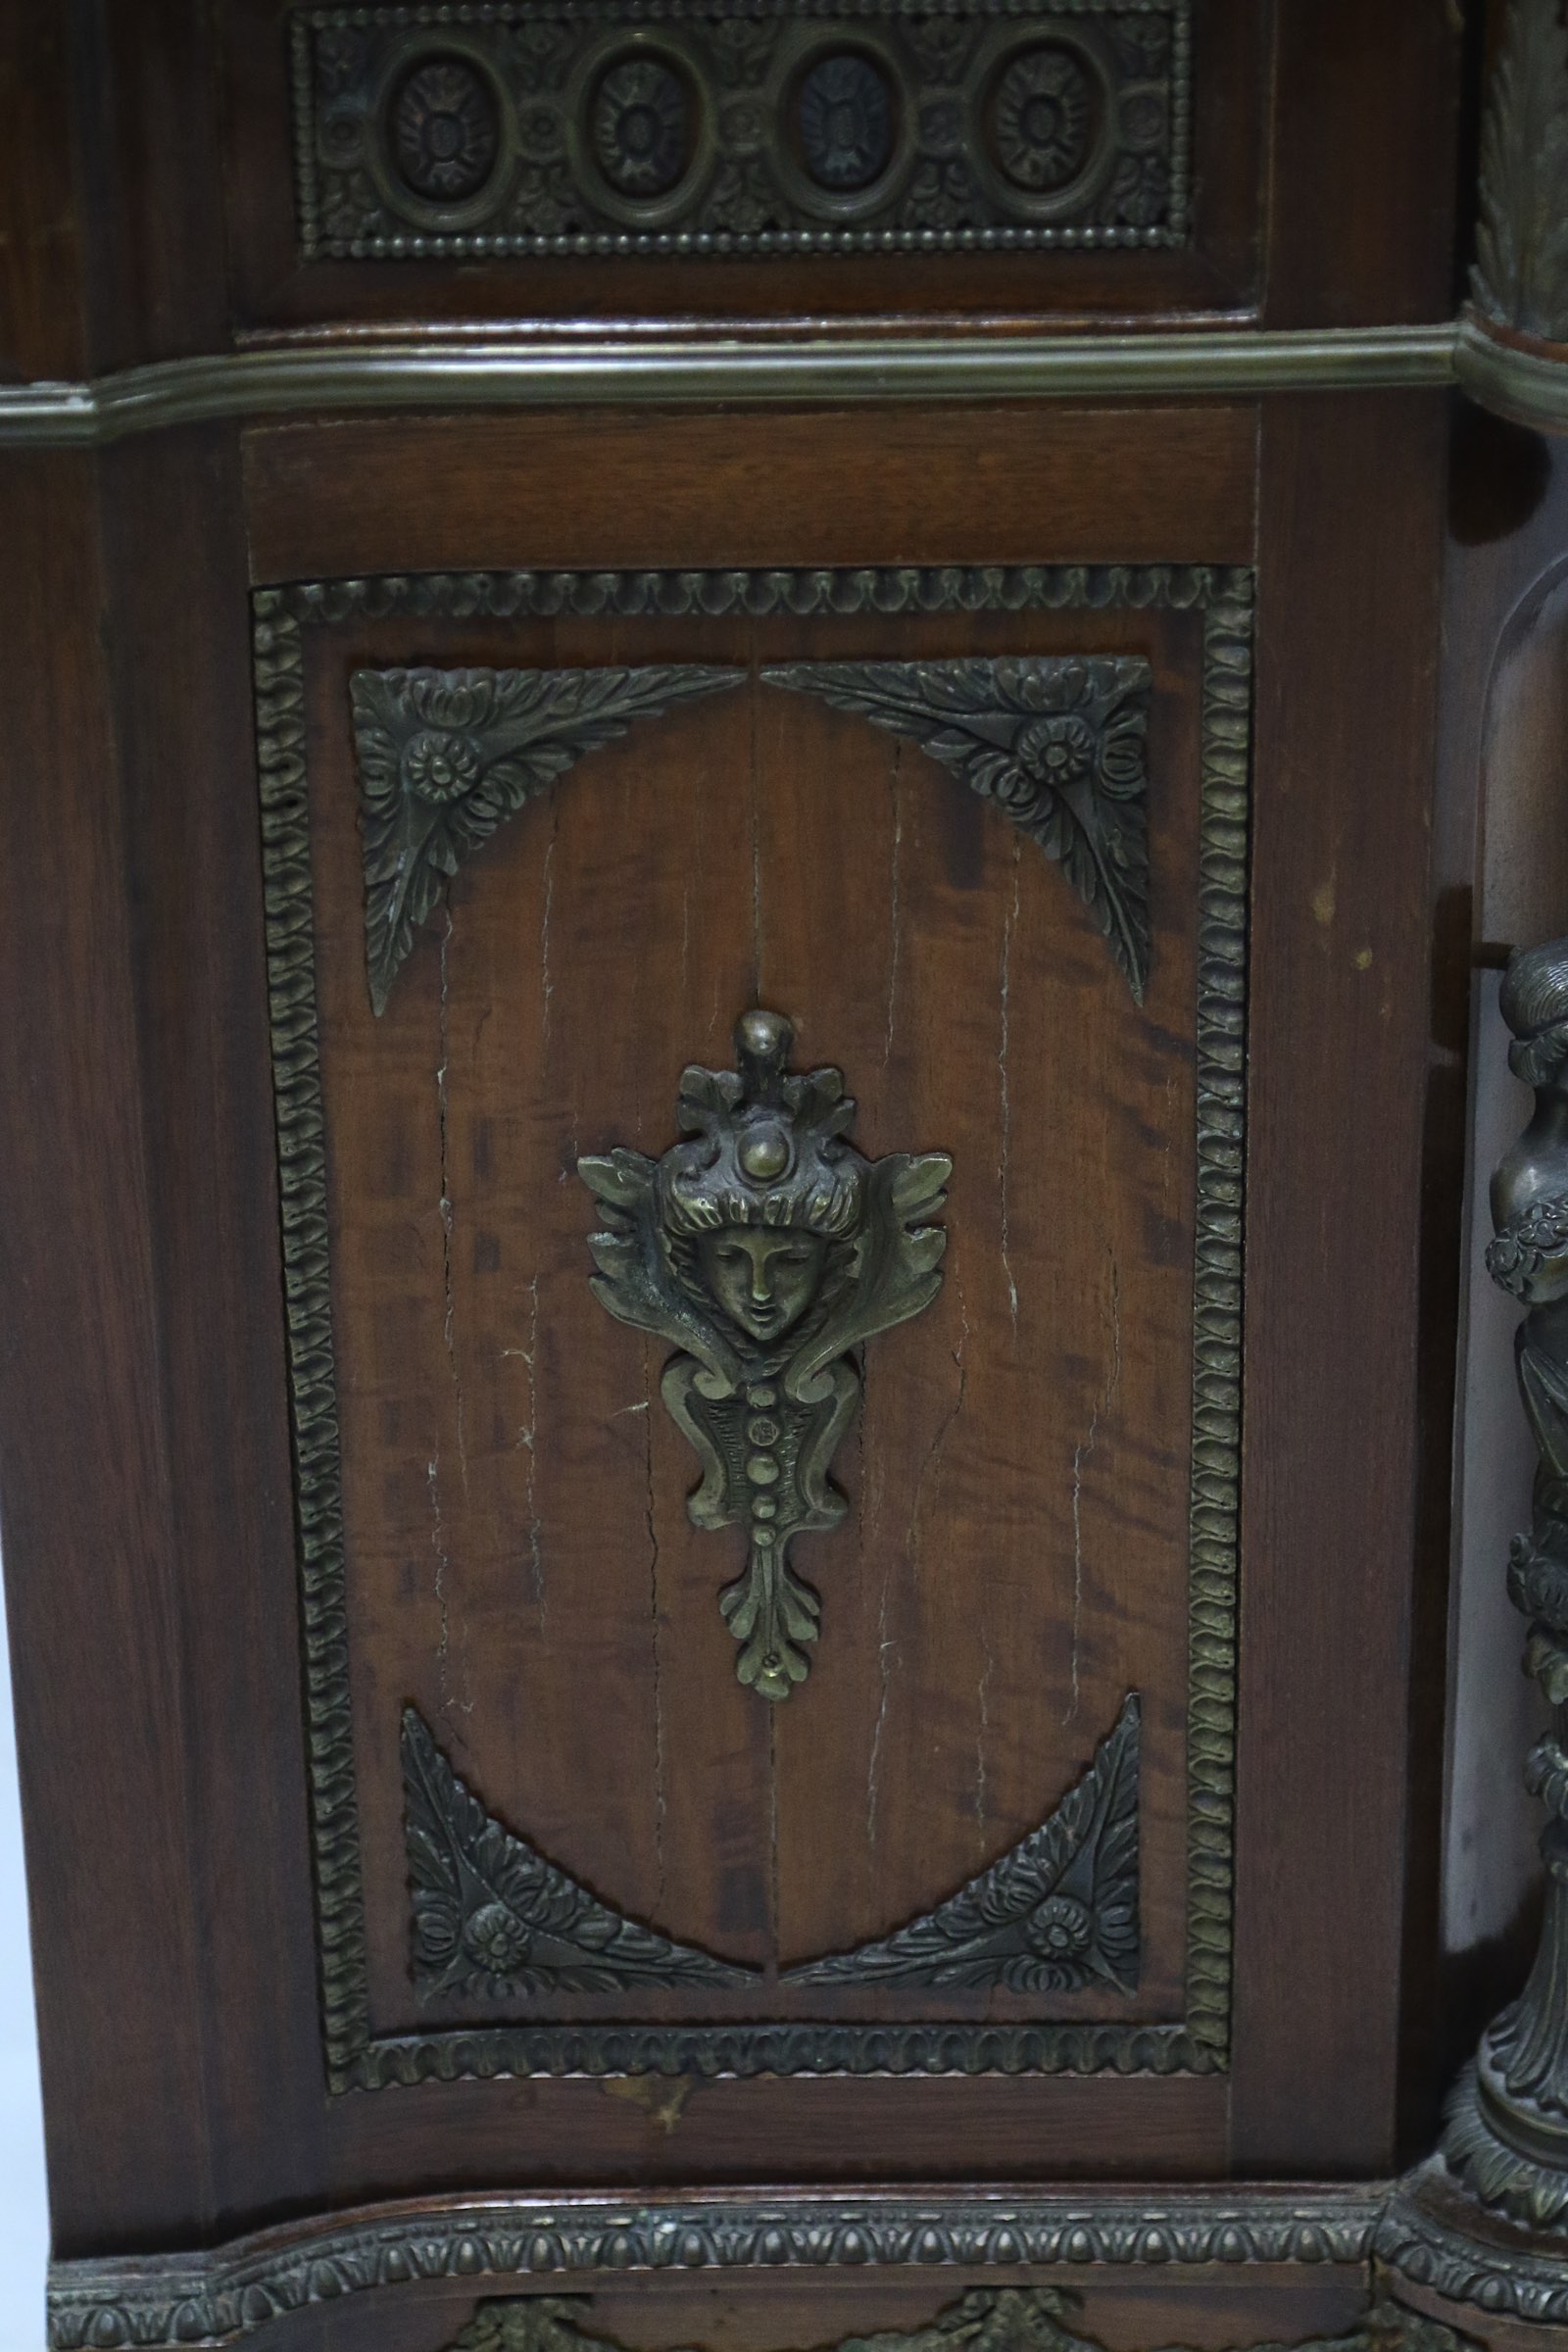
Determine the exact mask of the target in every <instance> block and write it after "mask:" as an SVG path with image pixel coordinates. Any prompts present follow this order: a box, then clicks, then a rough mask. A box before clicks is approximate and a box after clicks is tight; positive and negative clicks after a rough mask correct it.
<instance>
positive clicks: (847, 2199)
mask: <svg viewBox="0 0 1568 2352" xmlns="http://www.w3.org/2000/svg"><path fill="white" fill-rule="evenodd" d="M1388 2193H1389V2191H1388V2184H1387V2183H1386V2182H1384V2183H1376V2182H1373V2183H1368V2184H1365V2185H1361V2184H1352V2183H1347V2184H1345V2185H1343V2186H1329V2185H1318V2184H1314V2185H1310V2186H1307V2185H1299V2186H1292V2187H1263V2186H1256V2187H1254V2186H1245V2187H1244V2186H1237V2185H1231V2186H1227V2187H1223V2188H1167V2189H1165V2190H1163V2191H1161V2192H1156V2193H1155V2194H1153V2195H1151V2194H1150V2192H1149V2191H1148V2190H1136V2189H1134V2190H1128V2191H1118V2190H1115V2189H1103V2190H1099V2191H1090V2192H1087V2193H1086V2192H1085V2191H1083V2190H1081V2189H1071V2188H1024V2189H1019V2188H1011V2189H1009V2188H1005V2187H998V2188H986V2189H970V2190H967V2191H959V2190H956V2189H951V2188H948V2189H942V2188H928V2189H925V2190H923V2191H922V2190H920V2189H912V2190H911V2189H898V2190H882V2191H871V2192H868V2191H866V2190H864V2189H854V2190H848V2189H796V2188H786V2189H774V2190H771V2191H769V2190H762V2191H760V2192H758V2191H755V2190H750V2191H749V2190H725V2189H714V2190H711V2191H709V2192H708V2193H707V2194H705V2195H702V2196H682V2195H679V2194H673V2193H665V2194H661V2193H660V2192H659V2191H657V2190H653V2191H645V2192H643V2193H642V2194H641V2195H635V2194H632V2193H630V2192H628V2193H625V2194H621V2195H595V2194H593V2193H591V2192H582V2191H571V2190H567V2191H565V2192H564V2193H561V2194H558V2195H555V2196H551V2195H548V2194H542V2193H537V2194H536V2193H532V2192H528V2191H523V2192H518V2193H513V2194H510V2195H492V2196H485V2195H480V2196H469V2197H464V2196H450V2197H428V2198H418V2199H408V2200H398V2201H396V2202H393V2203H388V2204H383V2205H368V2206H363V2207H361V2208H360V2209H359V2210H358V2211H354V2212H348V2213H336V2214H328V2215H321V2216H319V2217H317V2218H314V2219H310V2220H304V2221H298V2222H289V2223H284V2224H282V2225H280V2226H278V2227H277V2228H274V2229H262V2230H258V2231H256V2232H255V2233H254V2234H253V2235H251V2236H248V2237H240V2238H235V2239H232V2240H230V2242H229V2243H228V2244H227V2245H224V2246H218V2247H215V2248H213V2249H212V2250H211V2251H210V2252H207V2253H201V2254H167V2255H156V2254H155V2255H140V2256H134V2255H132V2256H125V2257H123V2258H118V2259H117V2258H111V2259H109V2260H105V2261H95V2260H92V2259H87V2260H78V2261H72V2262H57V2263H55V2264H54V2265H53V2267H52V2269H51V2272H50V2282H49V2343H50V2346H51V2352H90V2348H91V2347H94V2346H102V2347H104V2348H105V2352H114V2347H117V2346H130V2345H138V2346H143V2347H148V2348H151V2347H171V2348H172V2347H175V2346H178V2345H181V2344H225V2343H232V2342H234V2341H236V2340H237V2339H239V2338H241V2337H244V2336H246V2335H249V2334H250V2333H251V2332H252V2331H253V2330H254V2329H256V2328H258V2327H262V2326H264V2325H265V2324H266V2323H267V2322H268V2321H270V2320H273V2319H276V2318H278V2317H279V2316H280V2315H281V2314H282V2313H284V2312H290V2311H300V2310H303V2309H305V2308H306V2307H307V2306H309V2305H311V2304H315V2303H324V2302H335V2301H336V2300H338V2299H339V2298H340V2297H342V2296H344V2295H353V2294H361V2293H365V2292H368V2291H377V2290H381V2291H384V2290H385V2289H387V2288H389V2287H407V2286H417V2285H419V2284H421V2283H427V2282H429V2281H432V2280H440V2279H458V2280H461V2281H462V2282H463V2283H464V2284H465V2285H467V2286H469V2287H471V2290H472V2291H473V2293H475V2294H476V2295H482V2294H486V2293H493V2292H495V2291H496V2290H497V2288H498V2287H499V2288H500V2290H501V2291H503V2292H505V2291H506V2289H507V2288H508V2287H511V2286H515V2284H516V2282H518V2281H521V2280H530V2281H536V2280H546V2279H548V2280H563V2279H569V2278H582V2277H583V2276H584V2275H585V2274H592V2273H594V2272H606V2273H610V2274H613V2275H614V2276H615V2277H625V2276H626V2275H627V2274H628V2273H630V2274H638V2273H657V2272H662V2271H673V2272H676V2273H679V2274H683V2275H686V2276H688V2277H689V2276H690V2275H691V2273H692V2272H694V2271H704V2272H709V2273H712V2272H715V2271H716V2272H734V2271H742V2272H744V2271H751V2270H760V2271H768V2272H772V2273H775V2274H776V2273H777V2272H778V2271H779V2270H788V2269H796V2268H805V2269H809V2270H811V2271H813V2272H815V2273H817V2275H818V2276H819V2275H820V2272H821V2269H822V2266H824V2265H827V2266H832V2265H834V2264H840V2263H842V2264H844V2265H846V2266H854V2267H855V2268H857V2269H858V2270H863V2269H864V2268H865V2267H867V2266H871V2267H876V2268H883V2267H887V2268H892V2269H903V2268H905V2267H907V2266H915V2267H918V2268H919V2269H921V2270H923V2271H932V2270H936V2271H941V2270H943V2269H953V2268H957V2269H960V2270H962V2271H964V2272H973V2271H976V2270H987V2269H990V2268H992V2267H994V2266H1001V2267H1003V2268H1004V2269H1008V2268H1016V2267H1018V2266H1020V2265H1022V2266H1037V2265H1051V2264H1057V2263H1060V2264H1067V2265H1070V2266H1072V2267H1073V2268H1075V2269H1081V2268H1082V2267H1083V2266H1084V2265H1085V2264H1086V2263H1109V2264H1116V2265H1122V2264H1130V2265H1134V2266H1143V2265H1145V2264H1152V2265H1155V2266H1158V2267H1160V2268H1161V2269H1169V2268H1171V2267H1177V2268H1180V2267H1181V2266H1184V2265H1187V2264H1191V2263H1220V2264H1224V2265H1226V2266H1233V2265H1237V2264H1245V2263H1257V2262H1267V2263H1276V2262H1286V2263H1302V2264H1314V2265H1315V2264H1319V2263H1340V2264H1365V2263H1366V2262H1367V2261H1368V2259H1369V2257H1370V2255H1371V2251H1372V2241H1373V2236H1374V2232H1375V2230H1376V2228H1377V2223H1378V2218H1379V2215H1380V2213H1381V2211H1382V2208H1383V2205H1384V2202H1385V2200H1386V2198H1387V2196H1388ZM578 2291H581V2290H580V2289H579V2290H578Z"/></svg>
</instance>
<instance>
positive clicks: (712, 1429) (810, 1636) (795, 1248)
mask: <svg viewBox="0 0 1568 2352" xmlns="http://www.w3.org/2000/svg"><path fill="white" fill-rule="evenodd" d="M794 1034H795V1033H794V1030H793V1029H792V1028H791V1026H790V1023H789V1022H788V1021H787V1020H785V1019H784V1018H783V1017H782V1015H781V1014H779V1013H776V1012H763V1011H761V1010H756V1011H752V1012H748V1013H744V1014H743V1015H742V1016H741V1019H740V1020H739V1021H738V1022H737V1023H736V1027H735V1054H736V1060H737V1064H738V1072H734V1071H729V1070H704V1069H699V1068H698V1067H696V1066H695V1065H693V1066H691V1067H689V1068H688V1069H686V1070H685V1071H684V1072H683V1073H682V1076H681V1082H680V1106H679V1121H680V1126H681V1129H682V1132H683V1134H684V1136H685V1137H686V1138H687V1140H686V1141H685V1142H682V1143H678V1144H674V1145H672V1146H671V1147H670V1149H669V1150H668V1151H667V1152H665V1153H664V1154H663V1156H662V1158H661V1159H659V1160H657V1161H656V1160H652V1159H648V1158H646V1157H645V1156H644V1154H643V1153H642V1152H626V1151H616V1152H611V1153H610V1154H609V1156H608V1157H607V1158H593V1157H589V1158H583V1159H579V1160H578V1162H577V1173H578V1175H579V1176H580V1177H581V1178H582V1180H583V1182H584V1184H586V1185H587V1187H588V1188H589V1190H590V1192H592V1193H593V1195H594V1197H595V1199H596V1200H597V1201H598V1202H599V1205H600V1207H601V1209H602V1211H603V1213H604V1218H605V1224H604V1229H603V1230H602V1231H600V1232H598V1233H596V1234H594V1235H593V1237H592V1239H591V1240H590V1242H589V1249H590V1250H591V1251H592V1253H593V1260H594V1264H595V1265H596V1266H597V1267H598V1269H599V1271H598V1273H597V1274H596V1275H594V1276H593V1278H592V1284H593V1290H594V1294H595V1296H596V1297H597V1298H598V1299H599V1300H600V1302H601V1304H603V1305H604V1306H606V1307H608V1308H609V1310H610V1312H611V1313H612V1314H613V1315H614V1316H615V1317H616V1318H617V1320H618V1321H620V1322H622V1323H630V1324H632V1325H633V1326H635V1328H637V1329H638V1330H640V1331H652V1332H657V1333H658V1334H659V1336H660V1337H661V1338H662V1339H666V1340H672V1341H673V1342H674V1343H675V1345H676V1347H677V1348H678V1349H679V1353H678V1354H676V1355H674V1356H672V1357H671V1358H670V1360H669V1363H668V1364H667V1365H666V1366H665V1369H664V1377H663V1380H662V1384H661V1393H662V1397H663V1399H664V1404H665V1408H666V1410H667V1411H668V1413H669V1417H670V1419H671V1420H672V1421H673V1422H674V1423H675V1426H676V1428H677V1429H679V1431H680V1432H681V1434H682V1436H683V1437H685V1438H687V1439H689V1440H690V1442H691V1445H692V1446H693V1447H694V1448H695V1450H696V1452H697V1456H698V1459H699V1460H700V1461H701V1463H702V1466H703V1478H702V1484H701V1485H700V1486H699V1487H698V1488H697V1490H696V1491H695V1493H694V1494H693V1495H692V1496H691V1499H690V1501H689V1503H688V1505H687V1508H688V1510H689V1512H690V1514H691V1517H692V1521H693V1523H694V1525H696V1526H698V1527H702V1528H711V1529H718V1528H724V1527H736V1526H743V1527H745V1528H746V1530H747V1536H748V1554H747V1565H746V1569H745V1573H744V1574H743V1575H742V1576H741V1577H739V1578H738V1579H737V1580H736V1582H735V1583H733V1584H731V1585H728V1586H726V1587H725V1589H724V1591H723V1593H721V1594H720V1596H719V1606H720V1608H721V1609H722V1610H723V1613H724V1617H725V1620H726V1622H727V1623H728V1626H729V1629H730V1632H731V1633H732V1634H733V1635H734V1637H735V1639H736V1641H737V1642H740V1644H741V1653H740V1657H739V1658H738V1660H737V1661H736V1668H735V1671H736V1673H737V1675H738V1676H739V1678H740V1680H741V1681H742V1682H743V1683H745V1684H747V1685H749V1686H750V1687H751V1688H752V1689H753V1690H755V1691H757V1692H758V1694H759V1696H760V1697H762V1698H769V1699H780V1698H788V1697H789V1695H790V1692H791V1691H793V1690H794V1688H795V1686H796V1684H797V1683H800V1682H804V1681H805V1679H806V1676H807V1674H808V1673H809V1668H810V1661H809V1656H808V1654H807V1651H808V1644H809V1643H810V1642H814V1641H815V1640H816V1637H817V1621H818V1618H819V1617H820V1615H821V1602H820V1600H819V1599H818V1597H817V1595H816V1593H813V1592H812V1590H811V1588H810V1586H809V1585H807V1584H803V1583H802V1581H801V1579H800V1578H799V1577H798V1576H797V1575H796V1574H795V1572H794V1570H793V1568H792V1567H791V1566H790V1563H789V1557H788V1552H789V1545H790V1543H791V1540H792V1539H793V1538H794V1537H795V1536H797V1535H801V1534H805V1533H824V1532H826V1531H827V1530H829V1529H831V1528H834V1527H837V1525H838V1524H839V1521H840V1520H841V1519H842V1518H843V1516H844V1512H845V1501H844V1497H843V1495H841V1494H840V1493H839V1492H838V1490H837V1488H836V1487H834V1486H833V1485H832V1484H831V1483H830V1481H829V1478H828V1471H829V1468H830V1466H831V1464H832V1460H833V1456H834V1454H835V1453H836V1452H837V1450H838V1446H839V1443H840V1441H841V1439H842V1438H843V1436H844V1434H845V1432H846V1430H847V1429H848V1428H849V1426H850V1423H851V1421H852V1420H853V1419H854V1417H855V1413H856V1409H857V1407H858V1404H859V1401H860V1378H859V1372H858V1368H857V1364H856V1362H855V1360H854V1351H855V1350H856V1349H858V1348H859V1347H860V1345H861V1344H862V1342H863V1341H865V1340H867V1339H869V1338H870V1337H871V1335H872V1334H873V1333H875V1332H879V1331H886V1330H888V1329H889V1327H890V1326H891V1325H893V1324H895V1323H904V1322H907V1320H908V1318H909V1317H910V1316H911V1315H917V1314H919V1312H920V1310H921V1309H922V1307H925V1306H928V1305H929V1304H930V1302H931V1300H932V1299H934V1298H935V1297H936V1295H937V1292H938V1291H939V1290H940V1288H941V1286H942V1276H941V1274H940V1273H939V1271H938V1268H939V1266H940V1265H941V1262H942V1253H943V1251H944V1250H946V1248H947V1240H948V1237H947V1235H946V1233H945V1232H944V1231H943V1229H942V1227H941V1226H940V1225H927V1224H922V1223H921V1222H920V1221H919V1220H920V1219H921V1218H923V1217H927V1216H931V1215H934V1214H935V1213H936V1212H937V1211H938V1210H940V1209H941V1207H942V1205H943V1201H944V1198H945V1196H944V1194H943V1189H942V1188H943V1186H944V1185H945V1184H946V1183H947V1180H948V1178H949V1176H950V1175H951V1174H952V1173H953V1162H952V1161H951V1160H950V1159H949V1158H948V1157H947V1155H946V1153H945V1152H925V1153H923V1154H921V1155H920V1156H918V1157H913V1156H911V1155H910V1154H909V1153H908V1152H889V1153H888V1155H887V1156H886V1158H884V1159H879V1160H874V1161H873V1160H867V1159H865V1158H863V1157H862V1156H861V1154H860V1153H859V1152H857V1151H856V1149H855V1147H854V1145H853V1144H851V1143H850V1142H849V1141H848V1140H847V1134H848V1129H849V1127H850V1125H851V1123H852V1121H853V1120H854V1117H855V1104H854V1103H853V1102H852V1101H851V1099H850V1098H849V1097H848V1096H847V1095H846V1094H845V1092H844V1080H843V1077H842V1075H841V1074H840V1072H839V1071H837V1070H833V1069H821V1070H812V1071H810V1072H809V1074H808V1075H805V1076H792V1075H790V1074H789V1072H788V1070H787V1067H786V1064H787V1062H788V1059H789V1052H790V1046H791V1043H792V1041H793V1038H794Z"/></svg>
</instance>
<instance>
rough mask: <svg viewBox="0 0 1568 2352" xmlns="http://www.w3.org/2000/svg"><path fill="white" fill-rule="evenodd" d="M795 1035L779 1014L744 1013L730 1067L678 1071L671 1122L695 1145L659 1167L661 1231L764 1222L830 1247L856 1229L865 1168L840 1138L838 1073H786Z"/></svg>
mask: <svg viewBox="0 0 1568 2352" xmlns="http://www.w3.org/2000/svg"><path fill="white" fill-rule="evenodd" d="M794 1039H795V1031H794V1029H793V1028H792V1026H791V1025H790V1023H789V1022H788V1021H787V1020H786V1019H785V1018H784V1016H783V1014H782V1013H778V1012H760V1011H759V1012H748V1013H743V1014H742V1016H741V1018H740V1019H739V1020H738V1021H737V1022H736V1024H735V1060H736V1068H735V1069H734V1070H705V1069H703V1068H701V1067H700V1066H699V1065H698V1064H696V1063H695V1062H694V1063H693V1064H692V1065H691V1066H690V1067H689V1068H687V1069H685V1070H683V1071H682V1073H681V1081H680V1101H679V1103H678V1105H677V1107H676V1117H677V1119H678V1120H679V1123H680V1126H681V1129H682V1131H683V1132H684V1133H685V1134H687V1135H689V1136H692V1137H694V1138H695V1139H697V1140H695V1141H693V1142H691V1143H685V1144H674V1145H672V1146H671V1147H670V1149H669V1151H667V1152H665V1153H664V1156H663V1158H662V1160H661V1161H660V1162H659V1206H660V1213H661V1216H662V1220H663V1223H664V1225H665V1227H666V1229H667V1230H668V1231H669V1232H670V1233H679V1234H693V1235H695V1234H701V1233H711V1232H712V1231H714V1230H715V1229H716V1228H717V1227H718V1226H720V1225H772V1226H784V1227H791V1228H793V1229H795V1230H796V1231H798V1232H802V1233H814V1234H819V1235H821V1237H822V1238H823V1239H824V1240H828V1241H836V1240H840V1239H842V1238H843V1237H844V1236H845V1235H846V1234H850V1233H853V1232H854V1231H855V1230H856V1228H857V1227H858V1224H859V1222H860V1217H861V1214H862V1211H863V1208H864V1201H865V1179H866V1173H867V1163H866V1161H865V1160H864V1159H862V1158H861V1156H860V1154H859V1152H857V1151H856V1149H855V1147H854V1145H853V1144H848V1143H846V1142H845V1141H844V1138H845V1136H846V1134H847V1133H848V1131H849V1129H850V1128H851V1126H853V1124H854V1121H855V1103H854V1101H853V1099H852V1098H851V1097H850V1096H849V1095H847V1094H846V1093H845V1092H844V1079H843V1075H842V1073H841V1072H840V1071H838V1070H832V1069H824V1070H812V1071H811V1072H810V1073H809V1076H806V1077H792V1076H790V1075H789V1074H788V1073H787V1071H786V1068H785V1064H786V1062H787V1061H788V1059H789V1052H790V1047H791V1045H792V1044H793V1043H794Z"/></svg>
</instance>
